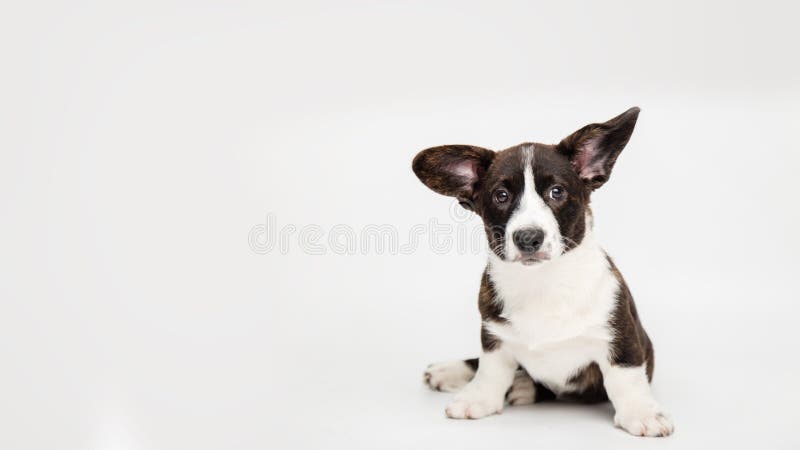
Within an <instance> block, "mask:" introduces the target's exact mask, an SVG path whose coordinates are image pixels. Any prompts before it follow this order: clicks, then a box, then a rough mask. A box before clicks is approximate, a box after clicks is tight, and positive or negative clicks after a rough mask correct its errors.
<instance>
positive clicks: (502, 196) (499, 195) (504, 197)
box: [494, 189, 508, 203]
mask: <svg viewBox="0 0 800 450" xmlns="http://www.w3.org/2000/svg"><path fill="white" fill-rule="evenodd" d="M494 201H496V202H497V203H505V202H507V201H508V191H506V190H505V189H498V190H496V191H494Z"/></svg>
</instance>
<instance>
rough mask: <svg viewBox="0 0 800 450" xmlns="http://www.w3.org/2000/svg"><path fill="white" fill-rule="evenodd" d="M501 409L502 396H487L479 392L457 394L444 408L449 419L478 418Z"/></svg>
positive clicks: (497, 412)
mask: <svg viewBox="0 0 800 450" xmlns="http://www.w3.org/2000/svg"><path fill="white" fill-rule="evenodd" d="M502 411H503V398H502V397H500V398H499V399H495V398H488V397H485V396H482V395H480V393H469V394H467V395H461V394H459V395H457V396H456V398H455V400H453V402H452V403H450V405H448V406H447V409H445V414H447V417H449V418H451V419H480V418H482V417H486V416H490V415H492V414H499V413H501V412H502Z"/></svg>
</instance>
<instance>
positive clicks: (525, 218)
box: [505, 144, 564, 261]
mask: <svg viewBox="0 0 800 450" xmlns="http://www.w3.org/2000/svg"><path fill="white" fill-rule="evenodd" d="M533 148H534V146H533V145H532V144H531V145H529V146H528V147H526V148H525V149H523V150H522V161H521V163H522V167H523V174H524V180H525V186H524V188H523V190H522V194H521V198H520V200H519V204H517V209H515V210H514V212H513V213H511V218H510V219H509V220H508V223H507V224H506V236H505V238H506V246H505V247H506V260H508V261H514V260H515V259H517V258H519V257H520V256H521V255H520V251H519V249H518V248H517V246H516V245H514V239H513V236H514V232H515V231H517V230H520V229H523V228H541V230H542V231H544V242H543V243H542V246H541V247H540V249H539V252H542V253H544V255H545V258H547V259H552V258H554V257H556V256H558V255H560V254H561V253H562V252H563V249H564V247H563V244H562V241H561V232H560V231H559V229H558V221H557V220H556V217H555V216H554V215H553V211H552V210H551V209H550V208H549V207H548V206H547V204H546V203H545V202H544V200H543V199H542V197H540V196H539V194H538V193H537V192H536V186H535V184H534V182H533V156H534V152H533Z"/></svg>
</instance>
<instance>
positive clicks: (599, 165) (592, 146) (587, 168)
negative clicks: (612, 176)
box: [572, 135, 604, 180]
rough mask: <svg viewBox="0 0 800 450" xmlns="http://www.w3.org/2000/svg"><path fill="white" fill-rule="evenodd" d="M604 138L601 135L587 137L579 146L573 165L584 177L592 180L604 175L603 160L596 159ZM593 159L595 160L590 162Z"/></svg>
mask: <svg viewBox="0 0 800 450" xmlns="http://www.w3.org/2000/svg"><path fill="white" fill-rule="evenodd" d="M602 138H603V136H602V135H601V136H596V137H593V138H591V139H587V140H586V141H585V142H583V143H582V144H581V145H580V146H579V147H578V150H577V155H576V156H575V158H573V159H572V166H573V167H574V168H575V171H576V172H578V175H580V177H581V178H583V179H586V180H591V179H592V178H594V177H596V176H598V175H603V172H604V169H603V161H602V159H601V160H596V159H595V156H596V154H597V150H598V147H599V145H600V140H601V139H602ZM593 159H595V161H594V162H592V163H590V161H592V160H593Z"/></svg>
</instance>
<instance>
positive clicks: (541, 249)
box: [412, 108, 639, 264]
mask: <svg viewBox="0 0 800 450" xmlns="http://www.w3.org/2000/svg"><path fill="white" fill-rule="evenodd" d="M638 115H639V108H631V109H629V110H628V111H625V112H624V113H622V114H620V115H619V116H617V117H615V118H613V119H611V120H609V121H608V122H604V123H595V124H590V125H587V126H585V127H583V128H581V129H580V130H578V131H576V132H574V133H572V134H571V135H569V136H568V137H566V138H565V139H564V140H562V141H561V142H560V143H559V144H558V145H545V144H537V143H525V144H520V145H517V146H514V147H511V148H508V149H505V150H502V151H499V152H494V151H492V150H488V149H485V148H481V147H475V146H471V145H444V146H441V147H433V148H429V149H427V150H423V151H421V152H420V153H419V154H418V155H417V156H416V157H415V158H414V162H413V164H412V167H413V169H414V173H415V174H416V175H417V177H419V179H420V180H421V181H422V182H423V183H424V184H425V185H426V186H428V187H429V188H431V189H433V190H434V191H436V192H438V193H440V194H443V195H448V196H451V197H455V198H457V199H458V201H459V202H460V203H461V205H462V206H464V207H465V208H467V209H470V210H473V211H475V213H477V214H478V215H479V216H480V217H481V219H483V224H484V227H485V229H486V235H487V238H488V239H489V246H490V248H491V249H492V251H493V252H494V253H495V254H496V255H497V256H498V257H499V258H501V259H503V260H505V261H514V262H520V263H522V264H534V263H537V262H541V261H545V260H549V259H553V258H555V257H558V256H559V255H561V254H563V253H564V252H566V251H568V250H570V249H572V248H574V247H575V246H577V245H578V244H580V243H581V241H582V240H583V236H584V234H585V232H586V220H585V217H586V213H587V211H588V206H589V196H590V194H591V192H592V191H593V190H595V189H597V188H598V187H600V186H602V185H603V184H604V183H605V182H606V181H607V180H608V177H609V175H610V174H611V169H612V167H613V166H614V162H616V160H617V157H618V156H619V154H620V152H621V151H622V149H623V148H624V147H625V144H627V143H628V139H629V138H630V137H631V133H633V128H634V126H635V125H636V118H637V117H638Z"/></svg>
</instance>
